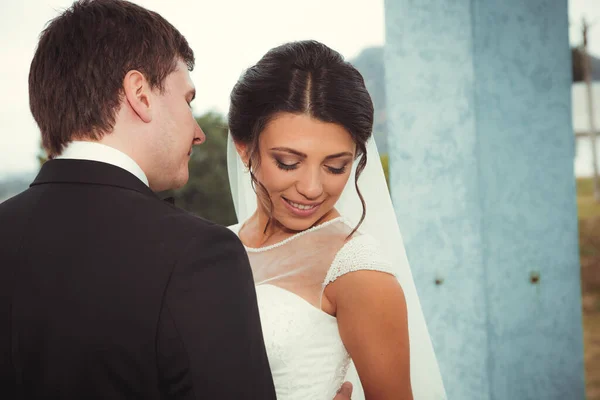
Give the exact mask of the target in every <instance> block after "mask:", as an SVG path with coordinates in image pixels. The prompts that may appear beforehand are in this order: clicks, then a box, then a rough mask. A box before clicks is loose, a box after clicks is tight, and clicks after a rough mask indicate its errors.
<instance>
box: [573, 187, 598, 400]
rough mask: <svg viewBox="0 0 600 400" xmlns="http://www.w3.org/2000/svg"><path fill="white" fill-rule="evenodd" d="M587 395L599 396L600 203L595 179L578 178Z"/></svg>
mask: <svg viewBox="0 0 600 400" xmlns="http://www.w3.org/2000/svg"><path fill="white" fill-rule="evenodd" d="M577 206H578V216H579V254H580V258H581V288H582V300H583V342H584V358H585V378H586V379H585V380H586V397H587V399H588V400H600V203H597V202H596V201H595V200H594V190H593V181H592V179H589V178H580V179H577Z"/></svg>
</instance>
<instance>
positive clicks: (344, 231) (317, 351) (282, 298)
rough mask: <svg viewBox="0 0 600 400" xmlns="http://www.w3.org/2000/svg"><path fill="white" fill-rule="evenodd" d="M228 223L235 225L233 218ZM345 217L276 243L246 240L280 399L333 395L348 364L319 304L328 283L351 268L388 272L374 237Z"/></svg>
mask: <svg viewBox="0 0 600 400" xmlns="http://www.w3.org/2000/svg"><path fill="white" fill-rule="evenodd" d="M231 229H232V230H233V231H234V232H236V233H238V230H239V226H238V225H235V226H232V227H231ZM351 231H352V228H351V227H350V226H349V225H348V224H347V223H346V221H345V220H344V219H343V218H337V219H334V220H331V221H328V222H326V223H324V224H322V225H319V226H317V227H315V228H312V229H309V230H307V231H304V232H302V233H299V234H296V235H294V236H292V237H290V238H288V239H286V240H284V241H282V242H280V243H277V244H275V245H272V246H268V247H262V248H257V249H255V248H248V247H247V248H246V250H247V252H248V257H249V259H250V264H251V266H252V271H253V274H254V280H255V282H256V293H257V297H258V306H259V310H260V317H261V324H262V328H263V335H264V339H265V345H266V348H267V354H268V357H269V364H270V366H271V372H272V374H273V380H274V383H275V390H276V391H277V398H278V399H279V400H293V399H302V400H305V399H311V400H319V399H323V400H332V399H333V397H334V396H335V393H336V392H337V390H338V389H339V387H340V386H341V384H342V383H343V381H344V378H345V376H346V372H347V371H348V368H349V366H350V357H349V355H348V352H347V351H346V348H345V347H344V344H343V342H342V339H341V337H340V334H339V331H338V327H337V320H336V318H335V317H334V316H331V315H329V314H327V313H326V312H324V311H322V309H321V300H322V295H323V291H324V290H325V288H326V286H327V285H328V284H330V283H331V282H333V281H335V280H336V279H337V278H339V277H341V276H343V275H344V274H347V273H350V272H352V271H357V270H364V269H369V270H379V271H384V272H388V273H391V267H390V265H389V264H388V263H387V262H386V261H385V260H384V258H383V257H382V256H381V255H380V252H379V250H378V247H377V243H376V242H375V240H374V239H373V238H372V237H371V236H368V235H361V234H360V233H357V234H355V235H354V236H353V237H352V238H351V239H349V240H347V237H348V235H349V234H350V232H351Z"/></svg>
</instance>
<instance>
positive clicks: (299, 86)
mask: <svg viewBox="0 0 600 400" xmlns="http://www.w3.org/2000/svg"><path fill="white" fill-rule="evenodd" d="M278 113H292V114H306V115H309V116H310V117H312V118H315V119H318V120H320V121H323V122H332V123H335V124H339V125H341V126H343V127H344V128H345V129H346V130H347V131H348V132H349V133H350V135H352V138H353V140H354V142H355V143H356V146H357V148H358V151H357V157H360V160H359V162H358V165H357V168H356V176H355V182H354V185H355V187H356V191H357V193H358V196H359V198H360V201H361V203H362V208H363V212H362V216H361V219H360V221H359V223H358V225H357V226H356V227H355V228H354V230H353V231H352V234H353V233H354V232H355V231H356V230H357V229H358V227H359V226H360V225H361V223H362V222H363V220H364V218H365V214H366V206H365V201H364V199H363V196H362V194H361V192H360V189H359V187H358V178H359V177H360V174H361V172H362V171H363V169H364V168H365V165H366V164H367V150H366V143H367V141H368V140H369V138H370V137H371V133H372V129H373V102H372V100H371V96H370V95H369V92H368V91H367V88H366V87H365V82H364V80H363V77H362V75H361V74H360V73H359V72H358V70H357V69H356V68H354V67H353V66H352V65H351V64H350V63H349V62H346V61H344V58H343V57H342V56H341V55H340V54H339V53H338V52H336V51H334V50H332V49H330V48H329V47H327V46H325V45H324V44H322V43H319V42H317V41H313V40H311V41H299V42H291V43H286V44H284V45H281V46H278V47H275V48H273V49H271V50H269V52H267V53H266V54H265V55H264V56H263V57H262V58H261V59H260V60H259V61H258V63H256V65H254V66H252V67H250V68H248V69H247V70H246V71H245V72H244V73H243V74H242V76H241V77H240V79H239V80H238V82H237V83H236V85H235V86H234V88H233V90H232V92H231V105H230V107H229V115H228V123H229V130H230V132H231V135H232V137H233V140H234V141H235V142H236V143H240V144H244V145H246V148H247V152H248V156H249V157H248V160H249V165H248V168H249V169H250V168H251V167H252V166H253V165H254V166H255V167H258V166H259V164H260V157H259V152H258V137H259V135H260V133H261V132H262V131H263V130H264V129H265V127H266V126H267V124H268V123H269V122H270V121H271V119H272V118H273V117H275V116H276V115H277V114H278ZM251 177H252V183H253V187H254V189H255V190H256V185H258V186H259V187H260V190H262V191H263V193H265V194H266V195H267V196H266V197H267V198H268V199H269V201H271V200H270V197H269V195H268V193H267V191H266V189H265V187H264V186H263V185H262V184H261V183H260V182H258V181H257V179H256V177H255V176H254V174H253V173H251ZM272 207H273V204H272V203H270V204H269V208H270V210H269V212H270V213H272Z"/></svg>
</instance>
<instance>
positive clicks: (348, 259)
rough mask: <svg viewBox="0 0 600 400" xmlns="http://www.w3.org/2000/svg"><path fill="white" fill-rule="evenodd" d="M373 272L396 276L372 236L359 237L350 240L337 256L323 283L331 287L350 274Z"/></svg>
mask: <svg viewBox="0 0 600 400" xmlns="http://www.w3.org/2000/svg"><path fill="white" fill-rule="evenodd" d="M360 270H371V271H381V272H386V273H389V274H392V275H395V274H394V272H393V269H392V265H391V264H390V262H389V261H388V260H387V259H386V258H385V257H384V256H383V254H382V253H381V251H380V249H379V245H378V243H377V241H376V240H375V238H374V237H372V236H370V235H358V236H355V237H353V238H352V239H350V240H349V241H348V242H347V243H346V244H344V246H343V247H342V248H341V249H340V250H339V251H338V253H337V254H336V256H335V258H334V260H333V263H332V264H331V267H330V268H329V271H327V275H326V277H325V281H324V282H323V285H324V286H327V285H329V284H330V283H331V282H333V281H335V280H336V279H337V278H339V277H340V276H342V275H345V274H347V273H349V272H354V271H360Z"/></svg>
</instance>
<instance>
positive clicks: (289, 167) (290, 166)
mask: <svg viewBox="0 0 600 400" xmlns="http://www.w3.org/2000/svg"><path fill="white" fill-rule="evenodd" d="M274 160H275V165H277V167H278V168H279V169H281V170H284V171H292V170H295V169H297V168H298V165H299V164H300V162H296V163H292V164H287V163H284V162H283V161H281V160H279V159H277V158H274ZM347 166H348V164H347V163H346V164H344V165H342V166H341V167H339V168H336V167H332V166H329V165H326V166H325V168H327V170H328V171H329V172H331V173H332V174H335V175H341V174H343V173H344V172H346V167H347Z"/></svg>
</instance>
